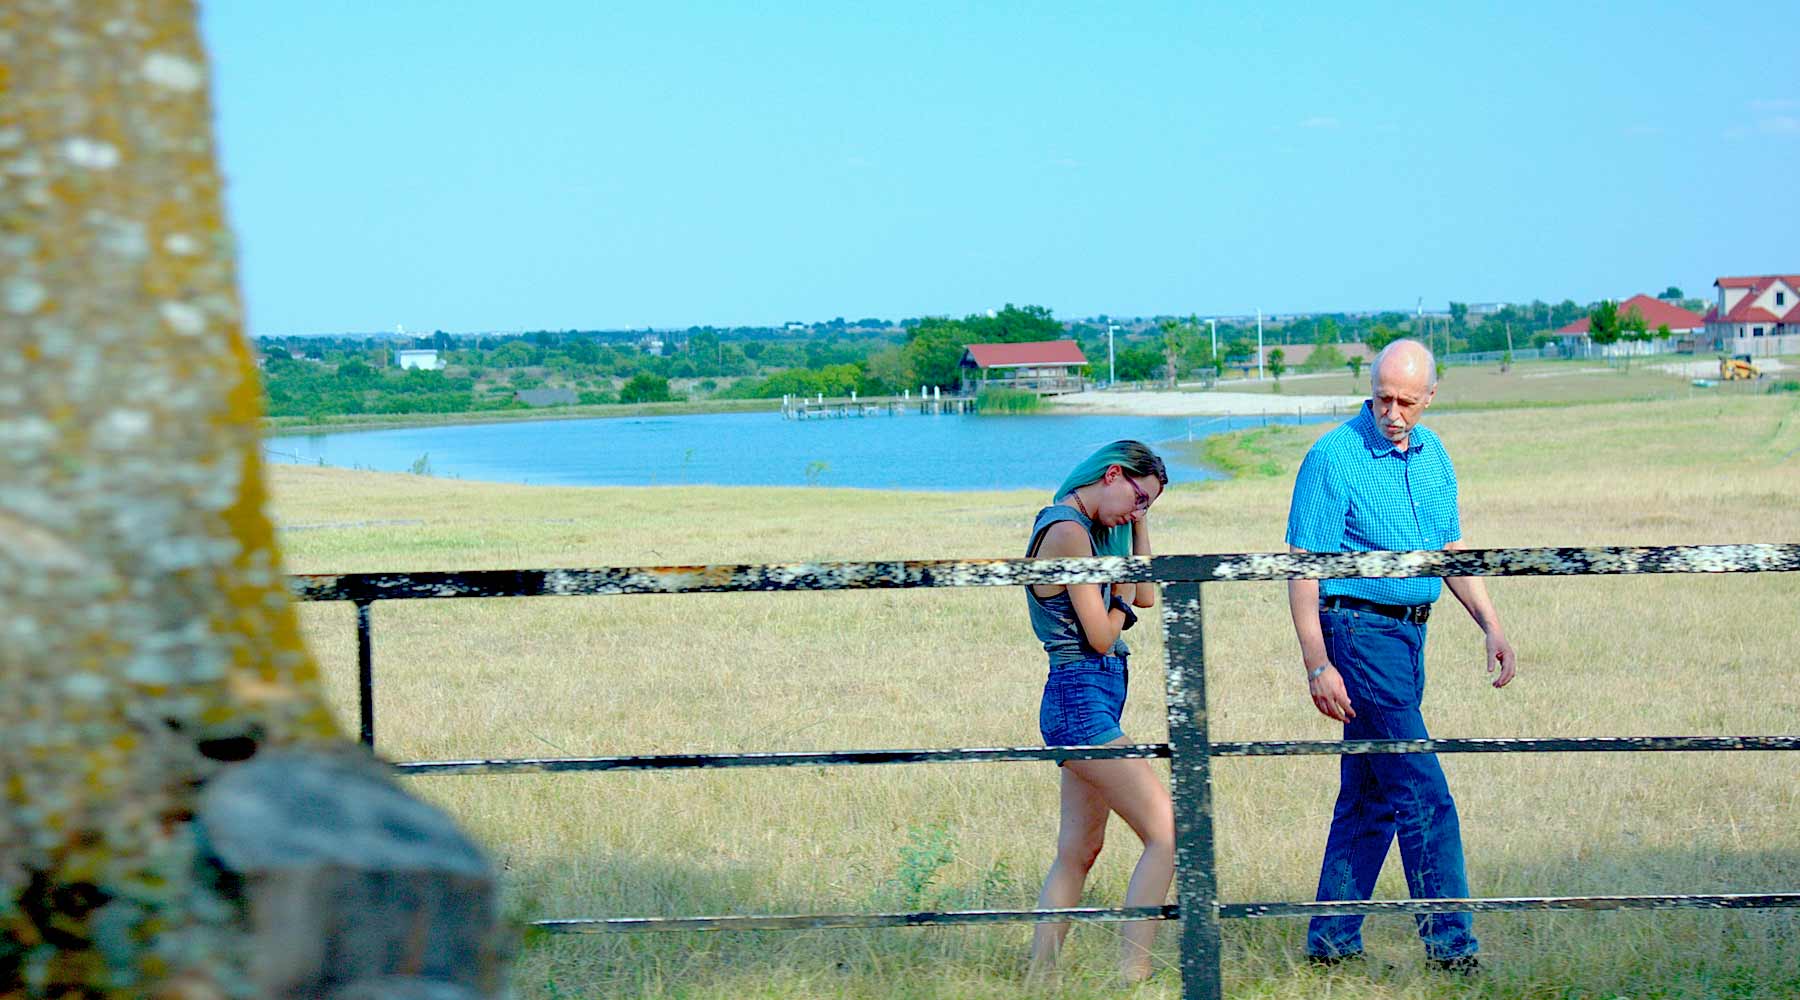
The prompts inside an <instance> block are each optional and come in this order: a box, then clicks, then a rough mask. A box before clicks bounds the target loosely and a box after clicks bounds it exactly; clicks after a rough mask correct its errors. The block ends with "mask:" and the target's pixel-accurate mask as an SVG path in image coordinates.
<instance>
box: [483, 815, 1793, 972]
mask: <svg viewBox="0 0 1800 1000" xmlns="http://www.w3.org/2000/svg"><path fill="white" fill-rule="evenodd" d="M902 856H903V855H902V852H901V850H900V845H898V844H897V845H896V852H895V857H896V859H899V858H900V857H902ZM1515 860H1516V859H1515ZM1044 861H1045V864H1048V861H1049V859H1048V857H1047V856H1046V858H1045V859H1044ZM1472 861H1473V863H1472V865H1471V867H1472V872H1471V875H1472V876H1473V877H1474V879H1475V880H1476V883H1477V884H1476V886H1475V889H1476V890H1477V891H1479V892H1482V893H1485V894H1488V895H1512V894H1521V895H1522V894H1526V893H1531V894H1539V895H1545V894H1555V895H1587V894H1594V895H1609V894H1610V895H1616V894H1622V893H1673V892H1691V893H1730V892H1753V891H1759V890H1763V889H1768V888H1770V887H1773V886H1785V885H1792V884H1794V883H1795V882H1796V881H1797V880H1800V850H1774V851H1747V852H1740V853H1733V854H1731V855H1729V856H1721V855H1719V854H1717V853H1714V852H1711V851H1707V850H1703V849H1694V850H1674V849H1625V850H1619V849H1614V848H1611V847H1608V848H1604V849H1602V850H1601V851H1599V852H1596V853H1591V854H1588V855H1586V856H1584V855H1583V854H1582V852H1581V851H1580V850H1570V849H1567V848H1562V849H1559V850H1558V851H1557V853H1555V854H1549V853H1547V854H1546V855H1545V856H1542V857H1537V858H1533V859H1531V860H1529V861H1527V862H1526V863H1524V864H1507V865H1506V866H1505V868H1504V870H1502V871H1498V872H1496V871H1492V870H1489V871H1487V872H1485V873H1484V872H1483V868H1485V867H1487V866H1485V865H1483V864H1482V863H1481V861H1480V860H1479V859H1472ZM1388 862H1389V865H1388V867H1389V868H1390V869H1391V872H1390V873H1389V874H1390V877H1392V875H1394V874H1397V873H1398V871H1399V867H1398V866H1399V857H1398V853H1397V851H1396V852H1394V853H1393V854H1392V855H1390V857H1389V859H1388ZM901 866H902V862H901V861H899V860H896V861H895V862H894V864H893V865H890V866H889V869H888V870H886V871H882V872H868V873H849V875H850V877H851V878H852V879H854V877H855V876H857V875H862V876H863V877H864V883H865V884H864V885H863V887H862V888H861V889H851V890H849V891H847V893H846V897H845V898H843V899H839V900H834V901H821V900H819V899H814V898H794V897H783V896H780V895H778V894H776V893H775V892H774V891H773V889H772V883H773V881H774V880H773V879H772V878H770V877H768V876H767V875H766V874H764V873H762V872H761V871H759V869H758V868H757V866H755V865H753V864H745V863H732V862H721V863H718V864H715V865H709V866H705V867H700V866H693V865H683V864H679V863H673V862H666V861H658V860H646V859H638V858H629V857H621V856H618V855H606V856H603V857H602V856H585V857H582V856H567V857H561V858H556V859H553V860H548V861H544V862H527V863H523V864H518V863H515V864H513V865H511V866H509V870H508V873H507V881H508V885H509V902H508V912H509V915H510V916H511V917H512V918H513V919H514V920H515V921H517V922H520V923H526V922H529V921H531V920H538V919H544V918H547V917H553V916H574V915H580V916H587V917H600V916H606V917H628V916H629V917H638V916H689V915H695V914H708V913H712V914H727V913H733V914H737V913H809V912H819V911H821V910H827V911H833V912H848V911H850V910H866V911H875V910H882V911H893V910H896V909H900V908H902V907H901V906H900V904H902V903H904V902H907V901H908V900H906V899H905V898H904V892H905V890H904V887H902V886H897V885H896V882H897V880H898V879H899V877H900V876H902V875H903V874H904V873H903V872H902V871H901V870H900V868H901ZM1039 875H1041V872H1036V871H1031V872H1020V873H1017V879H1016V881H1015V883H1014V884H1013V885H1011V886H1009V887H1007V889H1006V890H1005V891H1006V893H1007V894H1006V895H997V894H989V895H987V896H983V895H982V893H981V887H980V886H979V885H975V884H969V885H961V884H955V883H951V884H947V885H943V886H940V887H939V892H940V893H944V894H947V895H948V896H949V897H951V899H950V901H953V902H956V903H958V904H960V905H969V906H976V907H979V906H995V907H1015V906H1016V907H1024V906H1028V905H1029V904H1030V895H1031V889H1032V888H1033V885H1032V883H1034V880H1035V879H1036V878H1037V877H1038V876H1039ZM1307 877H1308V876H1307V875H1304V874H1302V875H1297V876H1296V878H1295V881H1296V882H1298V881H1305V880H1306V878H1307ZM588 887H591V890H592V891H583V890H584V888H588ZM1110 888H1111V889H1112V890H1114V891H1111V892H1104V891H1103V892H1100V893H1096V894H1094V895H1092V896H1091V897H1090V898H1089V899H1086V900H1084V901H1083V905H1096V906H1105V905H1117V902H1118V900H1117V899H1116V898H1111V897H1116V896H1117V895H1119V894H1120V893H1122V891H1123V887H1122V886H1114V887H1110ZM1385 888H1387V887H1386V886H1385V885H1384V889H1385ZM896 893H899V894H900V895H899V896H896ZM1404 894H1405V893H1404V890H1403V889H1402V890H1401V891H1400V892H1398V893H1397V895H1401V896H1403V895H1404ZM1288 895H1293V894H1292V893H1288ZM1304 895H1310V893H1305V894H1304ZM1377 895H1395V893H1388V892H1385V891H1378V892H1377ZM958 896H960V898H955V897H958ZM923 902H925V903H927V904H930V905H932V906H934V907H935V906H938V905H940V904H942V903H944V902H946V898H945V896H943V895H940V896H937V897H927V898H926V899H924V900H923ZM1476 919H1477V924H1476V927H1477V933H1478V934H1479V935H1480V937H1481V939H1482V945H1483V952H1484V956H1485V958H1486V960H1487V963H1488V971H1487V973H1486V975H1485V976H1484V977H1483V979H1482V981H1481V985H1480V987H1479V989H1478V990H1476V991H1475V992H1474V993H1473V994H1471V995H1476V996H1492V997H1509V996H1540V995H1542V996H1557V997H1561V996H1608V997H1610V996H1639V995H1645V994H1647V993H1651V994H1654V995H1656V996H1659V997H1670V998H1674V997H1693V998H1696V1000H1698V998H1712V997H1736V998H1744V1000H1761V998H1769V1000H1774V998H1788V997H1794V996H1800V911H1795V910H1792V909H1775V910H1741V911H1732V912H1725V913H1719V912H1706V911H1691V910H1677V911H1669V910H1659V911H1654V912H1652V911H1620V912H1599V913H1582V912H1569V911H1554V912H1533V913H1486V914H1481V915H1479V916H1478V917H1477V918H1476ZM1222 930H1223V944H1224V955H1225V982H1226V995H1227V996H1262V995H1265V994H1266V995H1270V996H1289V995H1292V996H1302V995H1313V994H1315V993H1317V992H1318V991H1319V990H1320V989H1322V988H1325V987H1326V986H1327V982H1326V981H1327V980H1330V981H1331V982H1330V984H1329V986H1330V988H1331V989H1332V990H1333V991H1334V992H1336V993H1342V994H1343V995H1345V996H1349V997H1356V996H1363V995H1366V996H1370V997H1379V996H1388V995H1407V996H1412V995H1422V996H1438V995H1443V996H1460V995H1463V993H1462V990H1463V987H1462V986H1459V985H1457V984H1456V983H1455V982H1453V981H1446V980H1444V979H1443V977H1442V976H1441V975H1440V974H1439V973H1437V972H1435V971H1433V970H1431V969H1430V968H1428V967H1427V966H1426V964H1425V962H1424V957H1423V954H1422V951H1421V949H1420V947H1419V943H1418V939H1417V938H1416V936H1415V935H1414V932H1413V920H1412V918H1411V917H1410V916H1404V915H1375V916H1371V917H1369V918H1368V922H1367V923H1366V925H1365V936H1366V938H1367V941H1368V949H1369V953H1370V955H1371V956H1373V957H1374V958H1376V959H1377V960H1378V961H1377V962H1376V963H1374V964H1373V967H1372V969H1369V968H1365V969H1355V968H1352V969H1345V970H1340V971H1332V972H1322V971H1320V970H1318V969H1315V968H1312V967H1311V966H1309V965H1307V964H1306V962H1305V935H1306V921H1305V920H1304V919H1299V918H1270V919H1258V920H1237V921H1229V922H1226V923H1225V924H1224V926H1223V928H1222ZM1117 934H1118V929H1117V925H1110V924H1107V925H1102V924H1083V925H1080V926H1078V927H1077V928H1076V931H1075V934H1074V937H1073V938H1072V939H1071V950H1070V959H1071V963H1070V975H1071V977H1073V979H1074V982H1075V984H1076V988H1075V989H1074V990H1073V993H1074V995H1085V992H1084V990H1083V988H1082V987H1083V985H1084V984H1087V985H1091V986H1092V988H1093V989H1095V990H1097V991H1103V990H1104V988H1105V987H1106V984H1107V983H1108V982H1109V977H1110V975H1111V973H1112V969H1113V965H1114V962H1115V961H1116V957H1115V952H1114V948H1115V942H1116V941H1117ZM1028 937H1029V932H1028V930H1027V929H1026V928H1025V927H1023V926H1021V925H1017V924H1012V925H997V926H982V927H971V926H962V927H939V928H910V927H907V928H900V927H896V928H862V929H832V930H810V931H782V932H775V931H713V932H701V933H693V932H678V933H668V932H644V933H633V934H618V933H613V934H599V935H569V936H565V935H552V934H535V935H527V938H526V941H525V944H524V947H523V949H522V951H521V954H520V956H519V961H518V963H517V970H516V972H515V976H514V985H515V988H516V989H517V990H518V991H519V993H520V994H521V995H522V996H528V997H546V998H561V997H574V996H599V995H604V996H618V997H632V996H658V995H670V994H674V995H683V994H685V993H687V992H692V991H694V990H700V991H702V992H704V991H705V990H706V989H707V988H708V987H714V988H718V989H722V990H727V991H728V990H729V989H731V988H732V984H740V983H762V984H781V983H787V984H797V983H804V984H807V989H808V990H811V991H820V992H818V993H817V994H816V995H827V994H829V993H831V992H833V991H835V990H838V989H839V988H840V987H841V991H842V992H844V993H845V994H860V993H861V992H862V991H863V990H864V989H866V988H869V987H871V985H872V984H874V983H877V982H890V983H892V982H906V981H911V982H913V984H914V986H915V987H917V988H919V989H921V990H923V993H921V995H933V994H932V990H933V987H931V986H929V985H927V984H928V982H931V981H936V982H939V983H942V984H944V985H945V988H949V987H948V984H950V983H962V984H965V985H968V984H976V983H979V984H981V990H980V991H979V992H982V993H984V994H997V995H1002V996H1004V995H1010V994H1011V991H1012V990H1014V989H1016V990H1017V995H1019V996H1025V995H1028V993H1029V991H1028V990H1027V989H1026V988H1025V983H1024V981H1023V972H1024V964H1023V963H1024V955H1025V949H1026V942H1027V940H1028ZM1178 942H1179V934H1178V933H1176V927H1175V925H1173V924H1171V926H1170V927H1169V928H1168V929H1167V930H1165V932H1164V933H1163V934H1162V935H1160V938H1159V947H1158V949H1157V951H1158V963H1159V964H1160V965H1163V966H1165V967H1167V968H1168V969H1169V970H1170V971H1171V972H1172V971H1173V969H1174V968H1175V967H1176V966H1178V964H1179V960H1178V954H1177V951H1176V949H1177V946H1178ZM1359 977H1360V978H1361V979H1371V978H1373V979H1374V980H1375V982H1374V983H1371V984H1369V985H1368V986H1367V987H1362V986H1360V984H1358V983H1357V982H1356V980H1357V979H1358V978H1359ZM1089 980H1091V981H1092V982H1091V984H1089V983H1088V981H1089ZM833 984H837V985H835V986H834V985H833ZM796 988H797V987H796ZM1359 989H1366V990H1367V992H1362V993H1359V992H1358V990H1359Z"/></svg>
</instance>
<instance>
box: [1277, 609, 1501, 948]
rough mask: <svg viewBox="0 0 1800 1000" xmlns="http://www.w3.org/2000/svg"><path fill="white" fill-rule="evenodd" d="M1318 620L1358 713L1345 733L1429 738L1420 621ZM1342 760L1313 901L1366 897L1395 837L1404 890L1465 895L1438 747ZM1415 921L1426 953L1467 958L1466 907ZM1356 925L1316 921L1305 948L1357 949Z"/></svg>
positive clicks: (1364, 614)
mask: <svg viewBox="0 0 1800 1000" xmlns="http://www.w3.org/2000/svg"><path fill="white" fill-rule="evenodd" d="M1319 623H1320V625H1321V626H1323V628H1324V632H1325V651H1326V655H1328V656H1330V657H1331V662H1332V663H1333V664H1334V665H1335V666H1336V667H1337V669H1338V673H1340V674H1341V675H1343V678H1344V687H1345V688H1346V689H1347V690H1348V691H1349V694H1350V702H1351V706H1352V707H1353V708H1354V709H1355V711H1356V718H1354V719H1351V720H1350V721H1349V722H1348V723H1345V725H1344V739H1347V740H1376V739H1401V740H1414V739H1425V738H1426V735H1427V734H1426V732H1425V720H1424V718H1423V717H1422V716H1420V715H1419V703H1420V701H1421V700H1422V699H1423V698H1424V695H1425V655H1424V654H1425V626H1423V625H1414V624H1412V623H1410V622H1403V621H1399V620H1397V619H1394V618H1389V617H1387V616H1385V615H1378V614H1373V613H1371V612H1368V611H1359V610H1352V609H1349V608H1326V609H1322V610H1320V612H1319ZM1338 767H1339V784H1338V798H1337V808H1336V810H1335V811H1334V812H1333V814H1332V817H1331V835H1330V837H1329V838H1328V839H1327V840H1326V842H1325V861H1324V864H1323V865H1321V866H1320V869H1319V894H1318V898H1319V899H1321V900H1331V899H1368V898H1369V897H1370V896H1371V894H1373V893H1374V891H1375V879H1376V877H1377V876H1379V875H1380V874H1381V865H1382V862H1383V861H1385V860H1387V853H1388V845H1389V844H1391V843H1392V842H1393V841H1394V839H1395V837H1396V836H1398V838H1399V840H1400V863H1401V865H1402V866H1403V867H1404V868H1405V870H1406V887H1407V890H1408V891H1409V892H1410V893H1411V894H1412V896H1413V897H1414V898H1415V899H1417V898H1445V897H1451V898H1461V897H1467V896H1468V895H1469V877H1468V874H1467V873H1466V872H1465V871H1464V869H1463V851H1462V827H1461V825H1460V824H1459V823H1458V822H1457V818H1456V802H1455V801H1454V800H1453V799H1451V798H1450V787H1449V786H1448V785H1447V784H1445V782H1444V771H1443V768H1441V767H1439V766H1438V760H1437V755H1436V754H1424V753H1399V754H1345V755H1343V756H1342V757H1341V758H1339V764H1338ZM1413 919H1414V920H1416V921H1418V924H1419V937H1420V938H1421V939H1422V940H1424V942H1425V954H1426V955H1427V956H1428V957H1431V958H1438V959H1444V958H1457V957H1459V956H1462V955H1473V954H1474V953H1475V952H1476V950H1477V949H1478V947H1479V945H1478V944H1477V942H1476V940H1475V934H1474V918H1473V916H1472V915H1471V914H1468V913H1434V914H1418V915H1415V916H1414V918H1413ZM1362 922H1363V918H1362V917H1361V916H1341V917H1316V918H1314V919H1313V921H1312V924H1311V925H1310V926H1309V927H1308V928H1307V932H1306V950H1307V952H1308V953H1309V954H1313V955H1322V956H1331V957H1335V956H1340V955H1351V954H1355V953H1357V952H1360V951H1362Z"/></svg>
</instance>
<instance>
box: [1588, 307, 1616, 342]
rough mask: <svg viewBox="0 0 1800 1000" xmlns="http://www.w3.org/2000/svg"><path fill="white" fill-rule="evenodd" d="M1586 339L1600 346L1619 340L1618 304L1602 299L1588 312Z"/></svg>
mask: <svg viewBox="0 0 1800 1000" xmlns="http://www.w3.org/2000/svg"><path fill="white" fill-rule="evenodd" d="M1588 339H1589V340H1591V341H1593V342H1594V343H1596V344H1598V345H1600V346H1601V347H1610V346H1611V345H1613V344H1616V343H1618V342H1619V304H1618V303H1617V302H1614V301H1613V300H1611V299H1602V300H1600V304H1599V305H1597V306H1595V307H1594V308H1593V309H1592V310H1590V311H1589V312H1588Z"/></svg>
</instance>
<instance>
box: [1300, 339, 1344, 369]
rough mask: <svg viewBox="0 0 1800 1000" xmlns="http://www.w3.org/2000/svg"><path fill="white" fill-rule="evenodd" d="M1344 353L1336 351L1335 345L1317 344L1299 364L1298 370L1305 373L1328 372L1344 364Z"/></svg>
mask: <svg viewBox="0 0 1800 1000" xmlns="http://www.w3.org/2000/svg"><path fill="white" fill-rule="evenodd" d="M1344 361H1345V358H1344V352H1343V351H1340V350H1338V348H1337V345H1336V344H1319V345H1317V346H1315V347H1314V348H1313V349H1312V353H1311V354H1308V355H1307V356H1306V360H1305V361H1302V362H1301V363H1300V370H1301V371H1307V372H1328V371H1331V370H1332V369H1334V368H1338V367H1340V366H1342V365H1343V364H1344Z"/></svg>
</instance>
